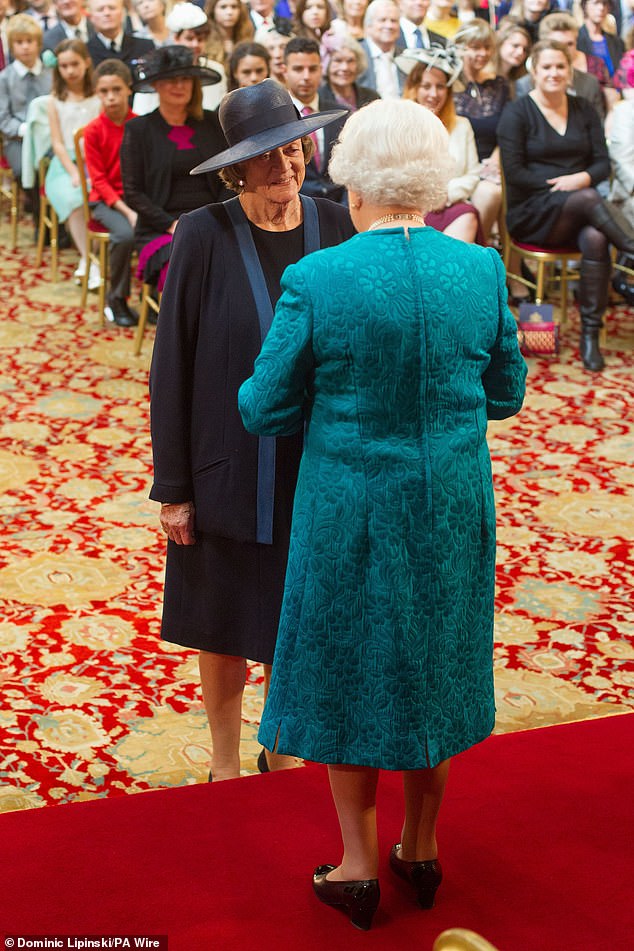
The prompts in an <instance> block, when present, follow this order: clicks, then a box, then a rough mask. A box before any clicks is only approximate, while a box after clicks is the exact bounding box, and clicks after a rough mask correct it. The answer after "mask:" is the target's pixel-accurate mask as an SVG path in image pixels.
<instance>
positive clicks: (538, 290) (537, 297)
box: [535, 261, 545, 304]
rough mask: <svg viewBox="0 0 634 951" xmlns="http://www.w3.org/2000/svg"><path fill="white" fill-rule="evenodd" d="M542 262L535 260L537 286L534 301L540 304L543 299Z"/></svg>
mask: <svg viewBox="0 0 634 951" xmlns="http://www.w3.org/2000/svg"><path fill="white" fill-rule="evenodd" d="M544 271H545V268H544V262H543V261H538V262H537V287H536V289H535V303H536V304H541V303H542V302H543V300H544Z"/></svg>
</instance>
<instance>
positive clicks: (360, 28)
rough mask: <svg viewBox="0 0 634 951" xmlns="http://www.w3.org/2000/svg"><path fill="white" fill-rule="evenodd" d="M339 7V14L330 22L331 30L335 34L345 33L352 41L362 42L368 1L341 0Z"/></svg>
mask: <svg viewBox="0 0 634 951" xmlns="http://www.w3.org/2000/svg"><path fill="white" fill-rule="evenodd" d="M339 7H340V10H341V14H340V16H338V17H335V19H334V20H333V21H332V28H333V29H334V30H335V32H337V33H347V34H348V36H351V37H352V39H353V40H362V39H363V37H364V36H365V25H364V18H365V12H366V10H367V9H368V0H341V3H340V4H339Z"/></svg>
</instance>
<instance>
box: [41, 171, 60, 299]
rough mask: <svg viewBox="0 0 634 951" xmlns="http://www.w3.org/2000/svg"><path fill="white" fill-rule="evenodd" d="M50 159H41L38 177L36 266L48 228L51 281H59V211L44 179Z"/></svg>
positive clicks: (42, 254) (42, 252) (42, 253)
mask: <svg viewBox="0 0 634 951" xmlns="http://www.w3.org/2000/svg"><path fill="white" fill-rule="evenodd" d="M49 162H50V159H49V158H48V157H47V156H44V158H42V159H40V164H39V170H38V179H39V193H40V220H39V224H38V227H37V251H36V253H35V266H36V267H40V265H41V263H42V258H43V256H44V242H45V240H46V230H47V229H48V232H49V237H50V246H51V281H53V283H54V284H55V283H56V282H57V264H58V260H59V244H58V239H59V221H58V218H57V212H56V211H55V209H54V208H53V206H52V205H51V203H50V201H49V200H48V196H47V194H46V191H45V189H44V181H45V179H46V172H47V170H48V166H49Z"/></svg>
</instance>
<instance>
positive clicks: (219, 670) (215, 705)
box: [198, 651, 247, 782]
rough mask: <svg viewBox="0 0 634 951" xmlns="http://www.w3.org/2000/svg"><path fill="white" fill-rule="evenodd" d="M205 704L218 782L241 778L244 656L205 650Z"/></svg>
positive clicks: (201, 663)
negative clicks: (213, 652) (212, 652)
mask: <svg viewBox="0 0 634 951" xmlns="http://www.w3.org/2000/svg"><path fill="white" fill-rule="evenodd" d="M198 666H199V668H200V682H201V685H202V690H203V701H204V704H205V710H206V712H207V719H208V720H209V729H210V730H211V746H212V752H211V774H212V776H213V779H214V782H220V781H222V780H223V779H236V778H237V777H238V776H239V775H240V732H241V728H242V695H243V693H244V684H245V681H246V675H247V662H246V660H245V659H244V657H231V656H230V655H228V654H211V653H209V652H208V651H201V652H200V654H199V657H198Z"/></svg>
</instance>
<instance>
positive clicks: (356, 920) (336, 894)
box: [313, 865, 381, 931]
mask: <svg viewBox="0 0 634 951" xmlns="http://www.w3.org/2000/svg"><path fill="white" fill-rule="evenodd" d="M336 867H337V866H336V865H320V866H319V867H318V868H316V869H315V873H314V875H313V888H314V890H315V894H316V895H317V898H318V899H319V901H323V903H324V904H325V905H338V906H340V907H342V908H344V909H345V911H346V913H347V915H348V917H349V918H350V921H351V922H352V924H353V925H354V926H355V928H359V929H360V930H361V931H369V930H370V928H371V927H372V918H373V917H374V912H375V911H376V910H377V908H378V905H379V899H380V897H381V891H380V889H379V880H378V878H368V879H365V880H363V881H358V882H357V881H354V882H330V881H328V879H327V878H326V876H327V875H328V873H329V872H332V871H333V869H335V868H336Z"/></svg>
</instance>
